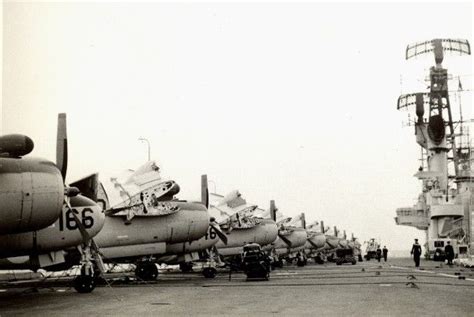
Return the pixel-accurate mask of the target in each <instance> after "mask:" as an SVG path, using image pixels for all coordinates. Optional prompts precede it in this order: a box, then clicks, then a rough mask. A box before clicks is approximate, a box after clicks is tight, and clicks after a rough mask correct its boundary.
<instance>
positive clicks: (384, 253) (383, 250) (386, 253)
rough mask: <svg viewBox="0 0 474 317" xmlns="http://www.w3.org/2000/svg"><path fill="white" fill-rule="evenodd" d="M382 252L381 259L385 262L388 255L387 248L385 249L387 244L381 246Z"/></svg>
mask: <svg viewBox="0 0 474 317" xmlns="http://www.w3.org/2000/svg"><path fill="white" fill-rule="evenodd" d="M382 254H383V260H384V261H385V262H387V257H388V249H387V246H385V245H384V246H383V249H382Z"/></svg>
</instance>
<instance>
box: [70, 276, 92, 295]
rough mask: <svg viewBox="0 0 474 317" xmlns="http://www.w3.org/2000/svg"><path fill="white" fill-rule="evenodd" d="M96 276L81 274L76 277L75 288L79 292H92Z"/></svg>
mask: <svg viewBox="0 0 474 317" xmlns="http://www.w3.org/2000/svg"><path fill="white" fill-rule="evenodd" d="M95 285H96V284H95V278H94V277H93V276H91V275H83V274H81V275H79V276H77V277H76V278H75V279H74V289H75V290H76V291H77V292H78V293H90V292H92V291H93V290H94V288H95Z"/></svg>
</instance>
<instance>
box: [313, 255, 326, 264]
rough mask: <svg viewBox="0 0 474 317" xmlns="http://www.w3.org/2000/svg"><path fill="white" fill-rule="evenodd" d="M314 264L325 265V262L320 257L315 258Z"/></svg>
mask: <svg viewBox="0 0 474 317" xmlns="http://www.w3.org/2000/svg"><path fill="white" fill-rule="evenodd" d="M314 262H316V263H318V264H324V260H323V259H322V258H321V257H320V256H316V257H314Z"/></svg>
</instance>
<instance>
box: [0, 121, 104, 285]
mask: <svg viewBox="0 0 474 317" xmlns="http://www.w3.org/2000/svg"><path fill="white" fill-rule="evenodd" d="M67 141H68V140H67V133H66V114H64V113H60V114H59V115H58V132H57V145H56V164H55V163H53V162H50V161H48V160H46V159H41V158H31V157H24V156H25V155H27V154H29V153H30V152H31V151H32V150H33V147H34V145H33V141H32V140H31V139H30V138H29V137H27V136H24V135H19V134H13V135H4V136H1V137H0V206H1V208H0V219H1V221H0V269H30V270H33V271H36V270H38V269H40V268H42V269H46V270H55V269H57V268H58V267H63V266H64V265H65V263H66V258H65V251H64V250H65V249H69V248H74V249H75V250H76V251H77V254H78V261H77V262H78V264H80V265H81V274H80V275H79V276H78V277H76V279H75V280H74V287H75V288H76V290H77V291H79V292H91V291H92V290H93V289H94V287H95V279H96V277H97V276H98V275H100V272H101V270H103V265H102V261H101V258H100V256H99V254H98V249H97V246H96V244H95V242H94V240H93V237H94V236H96V235H97V233H98V232H99V231H100V230H101V229H102V227H103V225H104V222H105V215H104V214H103V212H102V209H101V208H100V207H99V206H98V205H97V204H96V203H95V202H94V201H92V200H90V199H88V198H87V197H85V196H83V195H81V194H80V193H79V190H78V189H77V188H75V187H74V186H72V185H70V186H67V185H65V179H66V171H67V162H68V142H67Z"/></svg>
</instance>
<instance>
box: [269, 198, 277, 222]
mask: <svg viewBox="0 0 474 317" xmlns="http://www.w3.org/2000/svg"><path fill="white" fill-rule="evenodd" d="M276 212H277V208H276V207H275V201H274V200H270V217H271V218H272V220H273V221H276Z"/></svg>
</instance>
